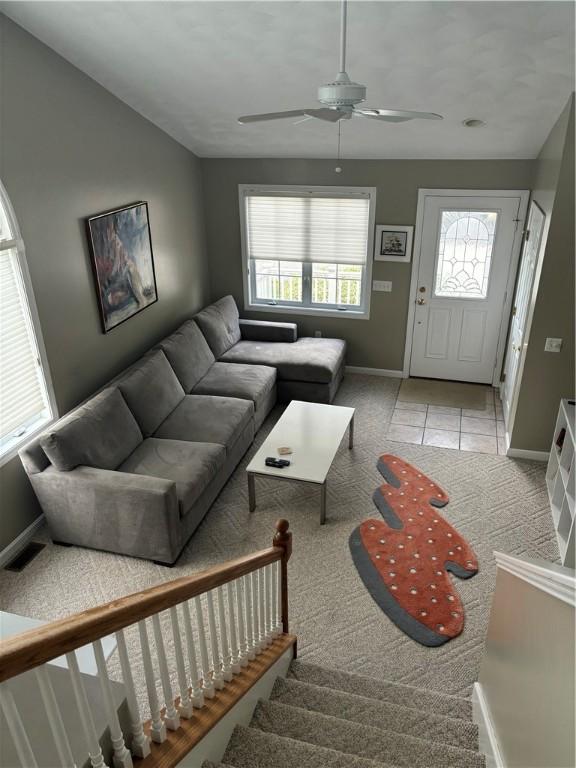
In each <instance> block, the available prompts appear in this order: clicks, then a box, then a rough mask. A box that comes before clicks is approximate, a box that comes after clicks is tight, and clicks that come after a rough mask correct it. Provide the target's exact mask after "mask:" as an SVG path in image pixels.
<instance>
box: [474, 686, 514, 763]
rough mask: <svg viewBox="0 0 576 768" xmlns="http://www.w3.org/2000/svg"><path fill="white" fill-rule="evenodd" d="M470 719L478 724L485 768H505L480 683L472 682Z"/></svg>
mask: <svg viewBox="0 0 576 768" xmlns="http://www.w3.org/2000/svg"><path fill="white" fill-rule="evenodd" d="M472 720H473V721H474V723H476V725H477V726H478V741H479V745H480V752H482V754H484V755H486V768H506V764H505V763H504V758H503V757H502V752H501V750H500V745H499V744H498V739H497V736H496V731H495V729H494V723H493V722H492V716H491V714H490V710H489V708H488V702H487V701H486V699H485V698H484V692H483V690H482V686H481V685H480V683H474V688H473V690H472Z"/></svg>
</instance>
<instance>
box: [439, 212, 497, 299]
mask: <svg viewBox="0 0 576 768" xmlns="http://www.w3.org/2000/svg"><path fill="white" fill-rule="evenodd" d="M497 221H498V212H497V211H442V214H441V220H440V237H439V241H438V255H437V259H436V274H435V280H434V295H435V296H438V297H451V298H459V299H485V298H486V296H487V295H488V282H489V279H490V268H491V265H492V250H493V248H494V237H495V234H496V224H497Z"/></svg>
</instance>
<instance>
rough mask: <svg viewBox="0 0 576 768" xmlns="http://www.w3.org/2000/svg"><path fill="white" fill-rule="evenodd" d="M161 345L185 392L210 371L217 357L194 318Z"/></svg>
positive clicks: (190, 389) (191, 388)
mask: <svg viewBox="0 0 576 768" xmlns="http://www.w3.org/2000/svg"><path fill="white" fill-rule="evenodd" d="M159 346H160V349H161V350H162V351H163V352H164V354H165V355H166V357H167V358H168V362H169V363H170V365H171V366H172V368H173V369H174V373H175V374H176V376H177V377H178V381H179V382H180V384H182V387H183V389H184V391H185V392H191V391H192V390H193V389H194V386H195V385H196V384H197V383H198V382H199V381H200V379H201V378H202V377H203V376H205V375H206V374H207V373H208V371H209V370H210V366H211V365H212V363H213V362H214V359H215V358H214V355H213V354H212V351H211V349H210V347H209V346H208V342H207V341H206V339H205V338H204V336H203V335H202V331H201V330H200V328H198V326H197V325H196V323H195V322H194V320H188V321H187V322H186V323H184V324H183V325H181V326H180V328H178V330H177V331H175V332H174V333H172V334H171V335H170V336H168V338H167V339H164V341H162V342H160V344H159Z"/></svg>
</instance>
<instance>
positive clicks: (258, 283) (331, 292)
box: [239, 185, 375, 317]
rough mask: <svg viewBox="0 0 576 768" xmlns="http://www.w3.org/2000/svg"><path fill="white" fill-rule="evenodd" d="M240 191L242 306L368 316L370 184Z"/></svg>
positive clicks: (371, 225)
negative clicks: (243, 280)
mask: <svg viewBox="0 0 576 768" xmlns="http://www.w3.org/2000/svg"><path fill="white" fill-rule="evenodd" d="M239 191H240V214H241V215H240V218H241V225H242V252H243V258H244V276H245V297H246V302H245V303H246V306H247V307H250V308H253V309H264V308H266V309H267V310H274V309H276V310H277V311H280V310H288V311H293V312H298V311H302V309H305V310H307V312H306V313H308V310H310V311H312V312H316V311H319V312H325V313H326V312H328V313H333V312H334V311H336V312H349V313H350V314H351V315H355V316H360V317H367V315H368V307H369V297H370V291H369V285H370V277H371V253H372V237H373V229H374V205H375V190H374V189H372V188H365V187H362V188H360V187H294V186H285V187H271V186H260V187H255V186H250V185H240V188H239Z"/></svg>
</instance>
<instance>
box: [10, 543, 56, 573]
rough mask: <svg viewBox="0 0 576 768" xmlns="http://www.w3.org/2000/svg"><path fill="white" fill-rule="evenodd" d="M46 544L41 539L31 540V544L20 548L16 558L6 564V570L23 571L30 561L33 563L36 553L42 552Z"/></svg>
mask: <svg viewBox="0 0 576 768" xmlns="http://www.w3.org/2000/svg"><path fill="white" fill-rule="evenodd" d="M45 546H46V545H45V544H41V543H40V542H39V541H31V542H30V544H27V545H26V546H25V547H24V549H22V550H20V552H19V553H18V554H17V555H16V557H15V558H13V559H12V560H10V562H9V563H8V564H7V565H5V566H4V570H5V571H16V572H19V571H23V570H24V568H26V566H27V565H28V563H31V562H32V560H34V558H35V557H36V555H37V554H38V553H39V552H42V550H43V549H44V547H45Z"/></svg>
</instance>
